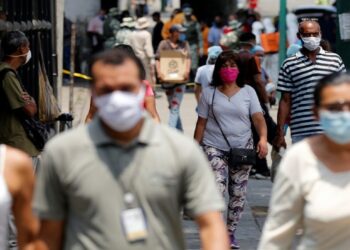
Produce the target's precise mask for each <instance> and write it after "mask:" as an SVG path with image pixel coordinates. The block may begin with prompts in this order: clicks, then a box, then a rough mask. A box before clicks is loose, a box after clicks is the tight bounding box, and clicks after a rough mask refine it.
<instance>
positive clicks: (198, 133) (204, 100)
mask: <svg viewBox="0 0 350 250" xmlns="http://www.w3.org/2000/svg"><path fill="white" fill-rule="evenodd" d="M208 96H209V90H208V89H205V90H204V91H203V94H202V95H201V98H200V100H199V104H198V120H197V125H196V129H195V132H194V136H193V137H194V139H195V140H196V141H197V142H198V143H199V144H201V143H202V140H203V136H204V131H205V128H206V126H207V122H208V117H209V110H210V104H209V100H208V99H209V97H208Z"/></svg>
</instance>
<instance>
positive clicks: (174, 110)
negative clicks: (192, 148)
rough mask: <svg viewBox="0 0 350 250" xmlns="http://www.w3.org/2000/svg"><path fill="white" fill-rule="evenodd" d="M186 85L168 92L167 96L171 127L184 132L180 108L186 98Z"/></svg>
mask: <svg viewBox="0 0 350 250" xmlns="http://www.w3.org/2000/svg"><path fill="white" fill-rule="evenodd" d="M185 90H186V85H184V84H183V85H178V86H176V87H175V88H173V89H167V90H166V96H167V98H168V103H169V111H170V115H169V126H170V127H172V128H176V129H178V130H180V131H183V127H182V122H181V117H180V106H181V102H182V100H183V97H184V93H185Z"/></svg>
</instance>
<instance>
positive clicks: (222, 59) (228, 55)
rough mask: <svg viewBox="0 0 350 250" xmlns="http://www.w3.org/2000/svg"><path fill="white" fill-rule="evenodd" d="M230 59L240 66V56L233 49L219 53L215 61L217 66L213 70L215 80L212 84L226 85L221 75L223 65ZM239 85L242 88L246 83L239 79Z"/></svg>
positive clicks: (215, 85) (216, 85)
mask: <svg viewBox="0 0 350 250" xmlns="http://www.w3.org/2000/svg"><path fill="white" fill-rule="evenodd" d="M228 61H231V62H234V63H235V64H237V67H238V68H239V56H238V55H237V54H236V53H234V52H233V51H232V50H226V51H223V52H222V53H221V54H220V55H219V57H218V59H217V60H216V63H215V68H214V72H213V81H212V83H211V85H212V86H214V87H219V86H222V85H224V82H223V81H222V80H221V77H220V70H221V68H222V66H223V65H224V64H225V63H226V62H228ZM237 85H238V86H239V87H241V88H242V87H244V83H243V82H241V81H237Z"/></svg>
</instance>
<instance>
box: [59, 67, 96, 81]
mask: <svg viewBox="0 0 350 250" xmlns="http://www.w3.org/2000/svg"><path fill="white" fill-rule="evenodd" d="M63 74H65V75H70V74H71V73H70V71H69V70H66V69H64V70H63ZM73 76H74V77H78V78H81V79H84V80H87V81H90V80H92V78H91V77H90V76H87V75H84V74H81V73H74V74H73Z"/></svg>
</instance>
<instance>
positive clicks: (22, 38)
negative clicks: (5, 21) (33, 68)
mask: <svg viewBox="0 0 350 250" xmlns="http://www.w3.org/2000/svg"><path fill="white" fill-rule="evenodd" d="M27 44H29V40H28V38H27V37H26V35H25V34H24V33H23V32H21V31H10V32H7V33H5V35H4V36H3V37H2V40H1V49H2V53H3V54H4V55H5V56H8V55H12V54H13V53H15V52H16V51H17V50H18V49H19V48H21V47H22V46H25V45H27Z"/></svg>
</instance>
